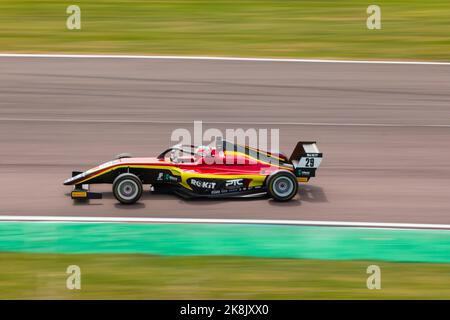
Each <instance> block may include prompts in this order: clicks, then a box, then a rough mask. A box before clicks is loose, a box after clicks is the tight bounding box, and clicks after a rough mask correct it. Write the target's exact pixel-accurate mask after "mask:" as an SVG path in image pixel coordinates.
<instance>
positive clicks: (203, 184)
mask: <svg viewBox="0 0 450 320" xmlns="http://www.w3.org/2000/svg"><path fill="white" fill-rule="evenodd" d="M189 183H190V184H191V185H192V186H195V187H197V188H202V189H214V188H215V187H216V184H217V183H216V182H212V181H202V180H197V179H191V181H190V182H189Z"/></svg>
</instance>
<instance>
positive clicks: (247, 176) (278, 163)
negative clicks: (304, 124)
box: [64, 139, 322, 204]
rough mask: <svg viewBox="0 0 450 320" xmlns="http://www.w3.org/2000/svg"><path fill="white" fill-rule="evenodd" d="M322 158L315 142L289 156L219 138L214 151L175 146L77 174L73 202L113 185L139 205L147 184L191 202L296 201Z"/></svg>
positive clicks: (119, 158)
mask: <svg viewBox="0 0 450 320" xmlns="http://www.w3.org/2000/svg"><path fill="white" fill-rule="evenodd" d="M321 160H322V153H321V152H319V150H318V148H317V146H316V143H315V142H298V143H297V145H296V147H295V149H294V151H293V152H292V155H291V156H290V158H287V157H286V156H285V155H283V154H274V153H270V152H266V151H262V150H259V149H254V148H251V147H249V146H242V145H237V144H234V143H231V142H227V141H225V140H222V139H216V143H215V147H209V146H199V147H196V146H191V145H175V146H173V147H171V148H169V149H167V150H165V151H164V152H162V153H161V154H160V155H159V156H157V157H156V158H133V157H131V155H129V154H120V155H118V156H117V157H116V159H115V160H112V161H109V162H106V163H103V164H101V165H99V166H98V167H95V168H92V169H90V170H87V171H85V172H77V171H74V172H72V177H71V178H70V179H67V180H66V181H64V185H73V186H74V189H73V191H72V193H71V197H72V199H75V200H79V199H82V200H83V199H84V200H86V199H100V198H101V197H102V194H101V193H95V192H90V191H89V185H92V184H101V183H108V184H112V189H113V193H114V196H115V197H116V199H117V200H118V201H119V202H121V203H123V204H132V203H135V202H136V201H138V200H139V199H140V197H141V195H142V193H143V185H145V184H149V185H151V189H153V191H158V190H165V191H170V192H173V193H175V194H178V195H180V196H182V197H186V198H195V197H207V198H225V197H254V196H258V195H264V194H268V195H269V196H270V197H271V198H273V199H274V200H277V201H288V200H291V199H292V198H293V197H294V196H295V195H296V194H297V190H298V182H308V181H309V179H310V178H311V177H314V176H315V174H316V170H317V168H318V167H319V165H320V163H321Z"/></svg>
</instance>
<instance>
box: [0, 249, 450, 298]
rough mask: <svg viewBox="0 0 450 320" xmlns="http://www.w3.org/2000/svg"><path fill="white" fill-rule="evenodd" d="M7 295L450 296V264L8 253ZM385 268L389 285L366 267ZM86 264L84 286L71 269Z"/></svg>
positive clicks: (0, 292) (1, 275)
mask: <svg viewBox="0 0 450 320" xmlns="http://www.w3.org/2000/svg"><path fill="white" fill-rule="evenodd" d="M0 261H1V262H0V299H350V298H354V299H400V298H401V299H450V285H449V284H450V265H448V264H417V263H414V264H412V263H411V264H408V263H386V262H369V261H320V260H296V259H260V258H241V257H161V256H146V255H56V254H22V253H0ZM371 264H376V265H379V266H380V268H381V285H382V289H381V290H368V289H367V287H366V281H367V277H368V276H369V275H368V274H366V269H367V267H368V266H369V265H371ZM69 265H78V266H79V267H80V268H81V286H82V288H81V290H68V289H66V279H67V277H68V275H67V274H66V269H67V267H68V266H69Z"/></svg>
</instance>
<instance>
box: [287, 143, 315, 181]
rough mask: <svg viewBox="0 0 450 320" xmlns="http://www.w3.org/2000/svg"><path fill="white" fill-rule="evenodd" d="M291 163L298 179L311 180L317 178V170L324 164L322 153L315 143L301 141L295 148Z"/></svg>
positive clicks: (290, 159)
mask: <svg viewBox="0 0 450 320" xmlns="http://www.w3.org/2000/svg"><path fill="white" fill-rule="evenodd" d="M289 161H290V162H291V163H292V164H293V165H294V169H295V175H296V176H297V177H302V178H307V179H308V180H309V178H311V177H315V176H316V170H317V168H319V166H320V163H321V162H322V153H321V152H320V151H319V148H317V145H316V142H315V141H300V142H298V143H297V145H296V146H295V149H294V151H293V152H292V154H291V157H290V158H289Z"/></svg>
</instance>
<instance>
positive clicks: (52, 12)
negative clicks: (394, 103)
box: [0, 0, 450, 61]
mask: <svg viewBox="0 0 450 320" xmlns="http://www.w3.org/2000/svg"><path fill="white" fill-rule="evenodd" d="M70 4H77V5H79V6H80V8H81V30H72V31H71V30H68V29H67V28H66V20H67V17H68V14H67V13H66V8H67V7H68V5H70ZM369 4H370V3H368V2H367V1H362V0H342V1H323V0H320V1H317V0H314V1H312V0H311V1H290V0H267V1H261V0H243V1H229V0H214V1H210V0H176V1H173V0H165V1H152V0H149V1H136V0H131V1H126V2H125V1H120V0H98V1H88V0H79V1H76V3H68V2H67V1H61V0H46V1H35V0H2V1H1V3H0V51H2V52H59V53H61V52H65V53H128V54H130V53H140V54H184V55H217V56H263V57H304V58H347V59H352V58H356V59H420V60H446V61H449V60H450V37H449V34H450V23H449V21H450V2H449V1H447V0H430V1H422V0H411V1H400V0H380V1H377V2H376V4H377V5H379V6H380V8H381V18H382V20H381V22H382V24H381V27H382V29H381V30H368V29H367V27H366V19H367V17H368V14H367V13H366V9H367V7H368V5H369Z"/></svg>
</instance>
